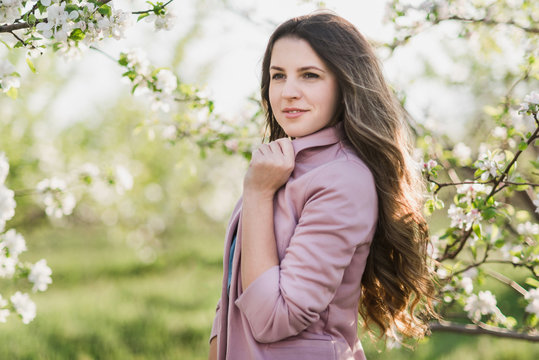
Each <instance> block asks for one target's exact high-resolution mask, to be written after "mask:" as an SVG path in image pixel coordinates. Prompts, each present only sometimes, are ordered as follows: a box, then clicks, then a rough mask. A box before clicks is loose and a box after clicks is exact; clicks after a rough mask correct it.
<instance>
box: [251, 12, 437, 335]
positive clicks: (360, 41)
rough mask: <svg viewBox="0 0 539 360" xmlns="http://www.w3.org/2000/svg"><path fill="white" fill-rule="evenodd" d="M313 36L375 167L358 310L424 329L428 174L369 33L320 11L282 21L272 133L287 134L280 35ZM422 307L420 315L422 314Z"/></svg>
mask: <svg viewBox="0 0 539 360" xmlns="http://www.w3.org/2000/svg"><path fill="white" fill-rule="evenodd" d="M283 37H296V38H299V39H303V40H305V41H307V42H308V43H309V44H310V45H311V47H312V48H313V50H314V51H315V52H316V53H317V54H318V56H319V57H320V58H321V59H322V60H323V61H324V62H325V64H326V65H327V66H328V68H329V69H330V70H331V71H332V72H333V74H335V76H336V78H337V79H338V84H339V88H340V92H341V97H342V99H341V100H342V105H341V106H340V109H338V111H337V121H342V122H343V129H344V135H345V139H344V140H345V141H347V142H348V143H349V144H350V145H351V146H352V148H353V149H354V150H355V151H356V153H357V155H358V156H359V157H360V158H361V159H362V160H363V161H364V162H365V163H366V164H367V166H368V167H369V168H370V170H371V172H372V173H373V176H374V179H375V183H376V191H377V194H378V208H379V210H378V211H379V213H378V224H377V228H376V232H375V235H374V239H373V242H372V244H371V248H370V254H369V256H368V258H367V264H366V268H365V272H364V274H363V277H362V280H361V284H362V296H361V299H360V303H359V306H358V311H359V313H360V314H361V316H362V317H363V319H364V326H365V327H366V328H367V329H368V330H370V331H373V329H372V327H371V326H370V325H371V324H373V323H374V324H376V325H377V326H379V327H380V329H381V330H382V335H383V334H389V333H391V332H393V331H395V330H397V331H399V332H400V333H402V334H403V335H405V336H407V337H422V336H423V335H424V334H425V332H426V331H427V330H428V326H427V319H428V318H429V317H437V315H436V313H435V311H434V309H433V306H432V300H433V299H434V283H433V278H432V276H431V271H430V270H429V267H428V264H427V261H428V256H427V245H428V242H429V234H428V227H427V223H426V221H425V219H424V217H423V215H422V202H423V200H422V193H423V190H424V181H422V179H421V176H420V173H419V171H418V169H417V167H416V166H415V165H414V162H413V160H412V158H411V155H410V154H411V150H412V145H411V143H412V141H411V136H410V131H409V128H410V127H409V126H408V123H407V122H406V112H405V111H404V109H403V108H402V106H401V105H400V103H399V102H398V101H397V99H396V97H395V96H394V94H393V92H392V91H391V90H390V89H389V87H388V85H387V84H386V81H385V79H384V76H383V74H382V69H381V65H380V63H379V60H378V59H377V57H376V55H375V53H374V51H373V49H372V47H371V46H370V44H369V43H368V41H367V40H366V39H365V38H364V37H363V35H362V34H361V33H360V32H359V31H358V30H357V29H356V28H355V27H354V26H353V25H352V24H351V23H349V22H348V21H347V20H345V19H343V18H341V17H339V16H337V15H335V14H333V13H330V12H316V13H313V14H310V15H306V16H301V17H296V18H293V19H291V20H288V21H287V22H285V23H283V24H281V25H280V26H279V27H278V28H277V29H276V30H275V31H274V33H273V34H272V36H271V37H270V40H269V42H268V45H267V48H266V52H265V55H264V59H263V63H262V80H261V93H262V104H263V106H264V109H265V110H266V130H269V133H270V134H269V135H270V136H269V139H270V141H273V140H276V139H278V138H282V137H286V136H287V135H286V134H285V132H284V130H283V129H282V128H281V126H280V125H279V124H278V123H277V121H276V119H275V116H274V114H273V110H272V108H271V104H270V101H269V84H270V75H269V67H270V62H271V54H272V50H273V46H274V44H275V42H276V41H277V40H278V39H280V38H283ZM419 312H421V316H419V317H418V316H416V315H417V314H418V313H419Z"/></svg>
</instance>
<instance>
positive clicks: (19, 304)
mask: <svg viewBox="0 0 539 360" xmlns="http://www.w3.org/2000/svg"><path fill="white" fill-rule="evenodd" d="M10 300H11V303H12V304H13V306H14V307H15V311H17V313H19V315H20V316H21V317H22V322H23V323H25V324H28V323H30V321H32V320H34V318H35V317H36V304H34V302H33V301H32V300H31V299H30V297H29V296H28V294H22V293H21V292H20V291H17V292H16V293H15V294H14V295H13V296H11V298H10Z"/></svg>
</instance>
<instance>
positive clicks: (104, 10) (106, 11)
mask: <svg viewBox="0 0 539 360" xmlns="http://www.w3.org/2000/svg"><path fill="white" fill-rule="evenodd" d="M97 11H99V13H100V14H101V15H103V16H108V17H110V16H111V15H112V9H111V8H110V6H108V5H106V4H105V5H101V6H100V7H99V9H97Z"/></svg>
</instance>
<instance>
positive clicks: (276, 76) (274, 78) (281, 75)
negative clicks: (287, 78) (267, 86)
mask: <svg viewBox="0 0 539 360" xmlns="http://www.w3.org/2000/svg"><path fill="white" fill-rule="evenodd" d="M271 78H272V79H273V80H279V79H282V78H284V75H283V74H273V76H272V77H271Z"/></svg>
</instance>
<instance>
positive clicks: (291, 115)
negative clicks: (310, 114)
mask: <svg viewBox="0 0 539 360" xmlns="http://www.w3.org/2000/svg"><path fill="white" fill-rule="evenodd" d="M307 111H309V110H304V109H297V108H286V109H283V110H282V112H283V114H284V116H285V117H286V118H287V119H295V118H298V117H300V116H301V115H303V114H304V113H306V112H307Z"/></svg>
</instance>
